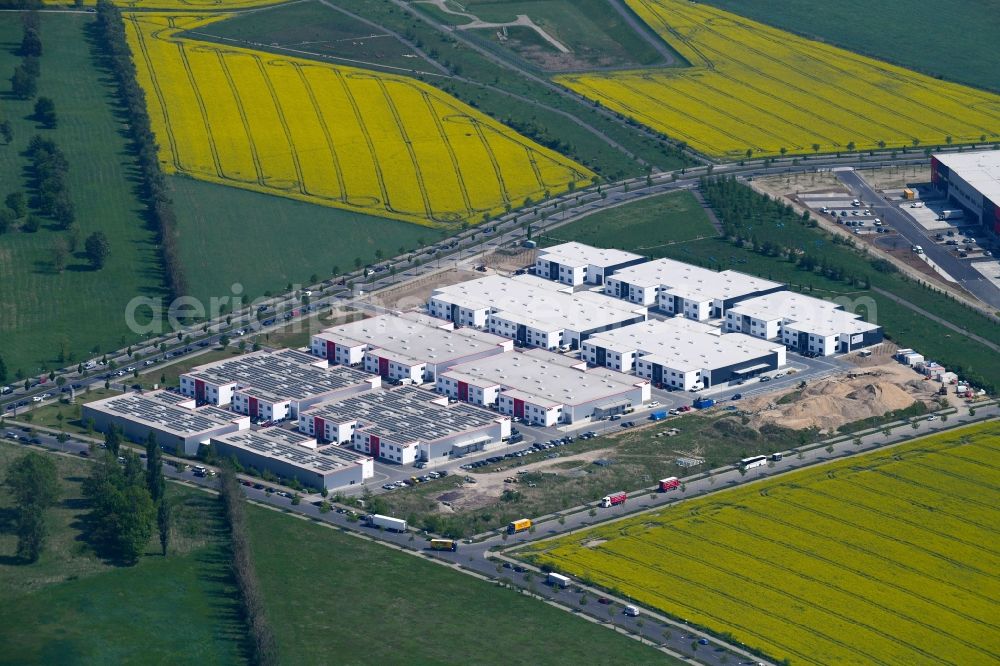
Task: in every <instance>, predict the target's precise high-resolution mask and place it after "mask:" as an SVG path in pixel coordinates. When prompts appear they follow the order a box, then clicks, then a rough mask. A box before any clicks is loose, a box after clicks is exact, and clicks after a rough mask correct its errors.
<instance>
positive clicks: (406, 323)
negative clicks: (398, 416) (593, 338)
mask: <svg viewBox="0 0 1000 666" xmlns="http://www.w3.org/2000/svg"><path fill="white" fill-rule="evenodd" d="M445 323H446V322H442V321H441V320H440V319H433V318H432V317H427V316H424V315H421V316H418V317H414V316H412V314H410V313H407V315H404V316H396V315H380V316H378V317H372V318H371V319H363V320H361V321H356V322H352V323H350V324H343V325H340V326H334V327H332V328H328V329H326V330H325V331H323V332H322V333H319V334H317V335H316V336H315V337H316V338H319V339H321V340H329V341H332V342H336V343H339V344H342V345H345V346H352V347H355V346H367V347H369V348H373V349H377V350H378V352H377V353H378V355H379V356H380V357H382V358H391V359H392V360H394V361H399V362H402V363H406V364H407V365H415V364H417V363H445V362H448V361H451V360H453V359H460V358H463V357H466V356H471V355H473V354H480V353H483V352H487V351H490V350H496V351H502V350H500V349H497V348H498V347H503V349H504V350H505V349H507V348H509V347H510V345H511V341H510V340H508V339H507V338H502V337H500V336H499V335H493V334H492V333H486V332H484V331H480V330H478V329H475V328H460V329H458V330H447V329H446V328H444V327H443V326H442V324H445Z"/></svg>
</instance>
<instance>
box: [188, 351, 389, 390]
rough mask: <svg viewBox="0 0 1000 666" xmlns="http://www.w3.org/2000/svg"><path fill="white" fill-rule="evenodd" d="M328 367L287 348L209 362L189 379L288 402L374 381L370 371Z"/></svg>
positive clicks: (321, 362)
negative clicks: (234, 386) (228, 386)
mask: <svg viewBox="0 0 1000 666" xmlns="http://www.w3.org/2000/svg"><path fill="white" fill-rule="evenodd" d="M319 366H324V367H319ZM325 366H326V361H321V360H319V359H317V358H316V357H315V356H311V355H309V354H305V353H303V352H298V351H294V350H291V349H285V350H282V351H278V352H267V351H260V352H256V353H253V354H246V355H245V356H239V357H235V358H231V359H224V360H222V361H216V362H215V363H208V364H206V365H201V366H198V367H195V368H192V369H191V371H190V372H188V373H187V374H186V375H185V376H186V377H189V378H191V379H200V380H202V381H206V382H209V383H211V384H217V385H226V384H232V383H235V384H236V385H237V386H239V387H240V390H242V391H243V392H245V393H247V394H249V395H253V396H256V397H260V398H268V399H288V400H306V399H309V398H311V397H315V396H318V395H323V394H325V393H330V392H331V391H337V390H339V389H343V388H347V387H349V386H356V385H359V384H369V385H370V384H371V382H372V377H371V375H369V374H368V373H366V372H362V371H360V370H355V369H354V368H350V367H345V366H335V367H332V368H326V367H325Z"/></svg>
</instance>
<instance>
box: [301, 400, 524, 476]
mask: <svg viewBox="0 0 1000 666" xmlns="http://www.w3.org/2000/svg"><path fill="white" fill-rule="evenodd" d="M299 431H300V432H302V433H304V434H308V435H312V436H314V437H316V438H317V439H319V440H323V441H329V442H333V443H335V444H345V443H350V445H351V446H353V447H354V449H355V450H357V451H360V452H362V453H366V454H368V455H371V456H372V457H374V458H378V459H380V460H383V461H386V462H391V463H398V464H400V465H407V464H411V463H413V462H416V461H426V462H430V463H434V462H440V461H442V460H447V459H448V458H449V457H450V456H452V455H464V454H466V453H469V452H472V451H481V450H488V449H491V448H494V447H496V446H499V445H501V444H502V443H503V442H504V441H505V440H507V439H509V438H510V433H511V423H510V419H509V418H508V417H505V416H501V415H499V414H496V413H492V412H489V411H487V410H484V409H480V408H478V407H473V406H471V405H467V404H462V403H459V404H449V402H448V399H447V398H445V397H443V396H441V395H438V394H436V393H433V392H431V391H429V390H426V389H421V388H417V387H414V386H402V387H399V388H396V389H392V390H378V391H372V392H371V393H367V394H364V395H360V396H355V397H353V398H348V399H346V400H341V401H338V402H333V403H329V404H325V405H322V406H320V407H317V408H316V409H312V410H309V411H308V412H305V413H303V414H300V415H299Z"/></svg>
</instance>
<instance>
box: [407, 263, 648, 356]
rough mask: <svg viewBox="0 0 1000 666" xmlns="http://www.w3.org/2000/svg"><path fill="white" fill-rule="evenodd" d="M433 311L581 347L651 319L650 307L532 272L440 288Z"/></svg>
mask: <svg viewBox="0 0 1000 666" xmlns="http://www.w3.org/2000/svg"><path fill="white" fill-rule="evenodd" d="M427 311H428V313H429V314H430V315H431V316H434V317H439V318H441V319H445V320H448V321H451V322H453V323H454V324H455V325H456V326H473V327H476V328H481V329H486V330H488V331H489V332H490V333H494V334H496V335H501V336H503V337H505V338H510V339H512V340H514V341H515V343H517V344H519V345H522V346H528V347H540V348H542V349H558V348H559V347H567V348H571V349H578V348H579V346H580V342H581V341H582V340H585V339H586V338H587V336H588V335H593V334H594V333H599V332H601V331H607V330H610V329H613V328H618V327H620V326H628V325H629V324H635V323H637V322H640V321H645V320H646V308H644V307H640V306H636V305H632V304H629V303H624V302H622V301H619V300H617V299H611V298H607V297H605V296H602V295H601V294H598V293H593V292H590V291H583V292H577V293H573V291H572V288H571V287H563V286H562V285H560V284H558V283H553V282H550V281H548V280H545V279H542V278H538V277H535V276H531V275H520V276H517V277H513V278H506V277H501V276H499V275H491V276H489V277H484V278H480V279H478V280H470V281H468V282H461V283H459V284H454V285H449V286H447V287H441V288H439V289H435V290H434V292H433V293H432V294H431V297H430V300H429V301H428V304H427Z"/></svg>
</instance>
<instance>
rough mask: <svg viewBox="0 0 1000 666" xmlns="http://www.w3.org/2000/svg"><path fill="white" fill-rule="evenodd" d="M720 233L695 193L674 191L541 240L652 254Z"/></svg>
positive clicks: (569, 226)
mask: <svg viewBox="0 0 1000 666" xmlns="http://www.w3.org/2000/svg"><path fill="white" fill-rule="evenodd" d="M717 233H718V232H716V230H715V227H713V226H712V223H711V222H710V221H709V219H708V215H707V214H706V213H705V210H704V209H703V208H702V207H701V204H700V203H698V200H697V199H695V197H694V195H693V194H691V193H690V192H671V193H669V194H660V195H656V196H653V197H649V198H647V199H640V200H639V201H636V202H633V203H628V204H625V205H624V206H617V207H616V208H609V209H607V210H603V211H600V212H597V213H594V214H593V215H588V216H587V217H585V218H583V219H582V220H578V221H576V222H571V223H569V224H566V225H563V226H560V227H558V228H556V229H553V230H552V231H551V232H550V233H546V234H544V235H542V236H539V237H538V241H539V244H541V245H543V246H547V245H555V244H557V243H564V242H566V241H570V240H574V241H579V242H581V243H586V244H588V245H593V246H595V247H608V248H621V249H628V250H631V251H634V252H639V253H641V254H647V255H649V254H655V253H656V252H658V251H660V250H661V249H662V248H664V247H666V246H668V245H673V244H675V243H683V242H687V241H691V240H696V239H699V238H710V237H714V236H715V235H716V234H717Z"/></svg>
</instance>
